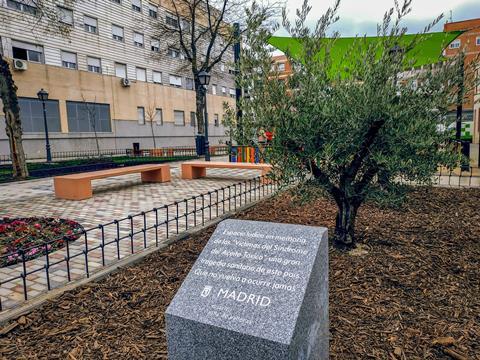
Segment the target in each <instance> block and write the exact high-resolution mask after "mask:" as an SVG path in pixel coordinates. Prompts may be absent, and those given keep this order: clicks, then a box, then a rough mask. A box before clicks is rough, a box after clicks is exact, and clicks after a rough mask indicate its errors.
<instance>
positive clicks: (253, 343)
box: [166, 220, 328, 359]
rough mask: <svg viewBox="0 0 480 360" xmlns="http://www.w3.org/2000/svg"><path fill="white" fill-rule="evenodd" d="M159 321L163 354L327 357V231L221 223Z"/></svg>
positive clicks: (231, 357)
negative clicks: (164, 323) (163, 338)
mask: <svg viewBox="0 0 480 360" xmlns="http://www.w3.org/2000/svg"><path fill="white" fill-rule="evenodd" d="M166 321H167V336H168V347H169V358H171V359H273V358H275V359H323V358H327V357H328V238H327V230H326V229H325V228H319V227H310V226H303V225H290V224H277V223H268V222H256V221H242V220H225V221H223V222H221V223H220V224H219V225H218V226H217V229H216V231H215V232H214V234H213V235H212V237H211V239H210V240H209V242H208V243H207V245H206V246H205V248H204V250H203V251H202V253H201V254H200V256H199V258H198V260H197V261H196V263H195V265H194V266H193V268H192V270H191V271H190V273H189V274H188V276H187V277H186V279H185V281H184V282H183V284H182V286H181V287H180V289H179V290H178V292H177V294H176V295H175V298H174V299H173V301H172V303H171V304H170V306H169V307H168V309H167V311H166Z"/></svg>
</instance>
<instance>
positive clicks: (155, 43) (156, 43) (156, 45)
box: [150, 38, 160, 52]
mask: <svg viewBox="0 0 480 360" xmlns="http://www.w3.org/2000/svg"><path fill="white" fill-rule="evenodd" d="M150 49H151V50H152V51H154V52H160V40H158V39H154V38H151V39H150Z"/></svg>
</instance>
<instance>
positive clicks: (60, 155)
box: [0, 145, 229, 164]
mask: <svg viewBox="0 0 480 360" xmlns="http://www.w3.org/2000/svg"><path fill="white" fill-rule="evenodd" d="M210 152H211V155H212V156H216V155H228V154H229V147H228V146H226V145H217V146H211V147H210ZM116 156H128V157H164V158H171V157H185V156H197V152H196V148H195V147H191V146H174V147H162V148H155V149H101V150H94V149H90V150H81V151H53V152H52V159H53V160H67V159H85V158H99V157H116ZM26 159H27V161H41V160H45V155H44V154H39V155H26ZM11 161H12V160H11V157H10V155H0V164H1V163H10V162H11Z"/></svg>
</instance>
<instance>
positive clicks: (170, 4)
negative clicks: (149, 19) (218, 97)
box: [153, 0, 280, 134]
mask: <svg viewBox="0 0 480 360" xmlns="http://www.w3.org/2000/svg"><path fill="white" fill-rule="evenodd" d="M249 3H251V1H249V0H235V1H233V0H167V1H166V2H165V6H166V7H167V8H169V9H171V16H168V17H167V18H166V19H160V20H158V21H156V22H155V23H154V25H153V26H154V30H155V37H156V38H158V39H159V40H163V42H164V43H166V44H167V50H166V51H171V49H172V48H173V49H176V50H177V51H179V52H180V54H181V56H182V57H184V59H185V61H186V62H185V63H184V64H185V65H184V66H183V70H188V68H190V69H189V71H190V73H191V74H192V77H193V81H194V87H195V103H196V120H197V126H198V132H199V133H200V134H202V133H203V132H204V118H203V113H204V112H203V104H204V96H205V93H204V92H203V91H202V88H201V86H202V85H201V84H200V82H199V77H198V74H199V73H200V72H202V71H206V72H208V73H212V71H213V70H215V66H216V65H218V64H219V63H220V62H227V63H228V62H230V63H232V62H233V54H232V52H231V48H232V45H233V44H234V43H235V42H236V41H240V38H241V35H242V32H243V31H244V30H242V28H243V26H242V25H243V23H244V22H245V20H246V13H245V8H246V6H247V5H248V4H249ZM260 7H262V9H268V11H269V12H271V13H272V14H273V13H274V12H276V11H277V10H279V9H280V7H279V6H277V4H276V3H268V4H267V3H266V4H262V5H261V6H260ZM235 24H236V25H235ZM181 68H182V67H181Z"/></svg>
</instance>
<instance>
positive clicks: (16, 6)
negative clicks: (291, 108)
mask: <svg viewBox="0 0 480 360" xmlns="http://www.w3.org/2000/svg"><path fill="white" fill-rule="evenodd" d="M27 4H28V2H25V1H21V2H18V1H16V0H0V20H1V21H0V22H1V23H2V26H1V27H0V51H1V52H2V54H3V55H4V56H5V57H6V58H8V59H11V65H12V69H13V77H14V81H15V83H16V85H17V87H18V92H17V93H18V96H19V103H20V109H21V110H20V115H21V119H22V126H23V130H24V137H23V138H24V141H23V143H24V148H25V152H26V153H27V156H39V155H42V154H44V152H45V150H44V149H45V136H44V126H43V111H42V107H41V102H40V101H39V100H38V99H37V92H38V91H39V90H40V89H41V88H43V89H45V90H47V91H48V92H49V100H48V102H47V104H46V108H47V118H48V128H49V137H50V141H51V146H52V151H72V150H73V151H74V150H89V149H95V148H96V145H95V144H96V139H98V140H99V143H100V147H101V148H102V149H124V148H131V147H132V143H135V142H137V143H140V147H141V148H151V147H153V135H152V132H153V133H154V136H155V140H156V145H157V147H161V146H185V145H190V146H192V145H194V137H195V134H196V132H197V131H196V122H195V91H194V83H193V76H192V74H191V72H190V71H189V66H188V65H189V64H188V62H187V61H186V60H184V58H183V55H182V54H181V52H180V51H179V50H178V48H175V47H174V46H170V47H169V45H168V44H166V43H162V42H161V41H159V40H158V39H156V38H155V30H154V27H153V26H152V24H153V22H155V21H165V22H166V23H167V24H169V22H170V23H171V24H172V25H173V26H175V25H177V26H178V24H176V19H175V17H174V16H173V15H172V14H171V13H170V12H169V11H168V9H167V8H166V7H165V5H164V4H163V1H162V0H151V1H145V0H102V1H76V2H71V1H68V0H64V1H58V2H57V9H56V10H57V13H58V19H60V21H61V22H62V23H63V24H62V25H64V26H68V27H71V29H70V33H69V35H68V36H62V35H61V34H59V33H53V32H49V29H48V25H47V24H46V23H45V19H43V20H42V21H40V22H39V24H36V23H35V22H36V21H37V20H36V15H35V7H34V6H33V3H32V6H30V5H27ZM72 4H74V5H72ZM50 26H51V25H50ZM231 61H233V51H229V52H227V54H226V56H225V57H224V62H223V63H221V64H218V65H217V66H216V69H214V71H213V72H212V78H211V80H210V85H209V88H208V95H207V105H208V113H209V114H208V117H209V125H210V126H209V136H210V143H211V144H212V145H215V144H218V143H220V142H222V141H224V140H225V129H224V128H223V126H222V121H221V120H222V117H223V113H224V110H223V104H224V102H227V103H229V104H231V105H232V106H234V104H235V90H234V87H235V82H234V78H233V75H232V74H231V71H229V66H228V64H229V63H230V62H231ZM0 116H3V114H1V113H0ZM2 123H3V122H2ZM8 153H9V147H8V140H7V137H6V135H5V129H4V126H2V127H1V128H0V154H8Z"/></svg>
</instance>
